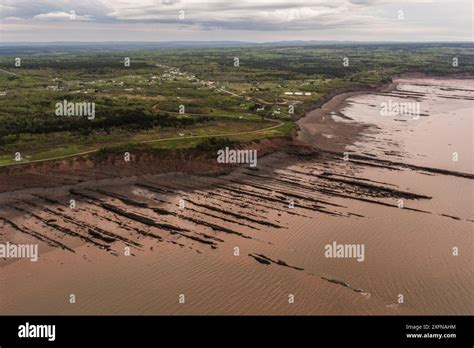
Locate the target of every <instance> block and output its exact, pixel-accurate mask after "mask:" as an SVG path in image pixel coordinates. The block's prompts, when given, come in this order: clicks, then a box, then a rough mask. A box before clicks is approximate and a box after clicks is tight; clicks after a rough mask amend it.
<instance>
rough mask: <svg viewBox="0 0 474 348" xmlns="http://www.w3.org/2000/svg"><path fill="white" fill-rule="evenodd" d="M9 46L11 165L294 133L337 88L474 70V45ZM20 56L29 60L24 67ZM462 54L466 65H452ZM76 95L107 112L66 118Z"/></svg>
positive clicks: (4, 72) (6, 96)
mask: <svg viewBox="0 0 474 348" xmlns="http://www.w3.org/2000/svg"><path fill="white" fill-rule="evenodd" d="M0 52H1V55H0V69H1V70H0V124H1V125H2V127H1V128H0V164H2V165H5V164H10V163H16V162H17V161H15V154H16V153H20V154H21V158H22V162H26V161H32V160H44V159H51V158H60V157H63V156H71V155H75V154H79V153H82V152H87V151H98V150H100V149H104V148H109V149H111V148H114V147H117V146H119V147H120V146H123V145H125V144H146V146H148V147H153V148H163V149H176V148H189V147H196V146H198V145H199V144H201V143H202V142H204V141H206V138H207V137H226V138H228V139H232V140H233V141H236V142H248V141H254V140H258V139H262V138H267V137H275V136H289V135H290V134H291V133H292V130H293V128H294V125H293V122H294V119H295V116H297V115H299V114H302V113H303V112H304V111H307V110H310V109H311V108H312V107H313V106H314V105H315V104H316V103H317V101H318V99H319V98H321V97H322V96H324V95H326V94H328V93H330V92H331V91H333V90H335V89H337V88H341V87H350V86H361V87H363V86H374V85H378V84H382V83H384V82H388V81H390V79H391V77H392V76H394V75H395V74H400V73H403V72H410V71H416V72H425V73H429V74H439V75H445V74H452V73H467V74H472V73H473V72H474V59H473V57H474V47H473V45H472V44H390V45H388V44H387V45H375V44H374V45H369V46H363V45H347V46H343V45H334V46H304V47H295V46H291V47H239V48H205V49H204V48H203V49H198V48H193V49H190V48H180V49H177V48H166V49H165V48H160V49H151V48H150V49H129V50H119V49H112V48H110V49H102V50H97V49H88V48H87V47H81V48H80V49H79V48H77V49H71V48H70V47H69V48H64V47H61V46H56V47H53V48H51V47H49V48H45V47H41V46H40V47H27V46H25V47H23V46H21V47H7V46H4V47H0ZM17 57H18V58H21V65H20V66H18V67H15V58H17ZM125 57H129V58H130V66H125V64H124V59H125ZM236 57H237V58H238V59H239V65H238V66H235V65H234V62H235V58H236ZM453 57H456V58H457V59H458V60H459V66H457V67H453V66H452V59H453ZM344 58H347V59H348V62H349V65H348V66H344V65H343V61H344ZM64 100H67V101H68V102H72V103H94V104H95V117H94V118H93V119H88V118H87V117H83V116H58V115H57V114H56V113H55V111H56V107H55V105H56V103H58V102H63V101H64ZM290 106H291V108H294V115H293V114H291V113H290ZM183 107H184V109H183Z"/></svg>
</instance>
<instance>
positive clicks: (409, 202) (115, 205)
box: [0, 80, 474, 314]
mask: <svg viewBox="0 0 474 348" xmlns="http://www.w3.org/2000/svg"><path fill="white" fill-rule="evenodd" d="M399 86H400V87H399V88H401V89H403V91H405V92H403V93H404V94H410V92H412V91H416V93H418V94H422V93H423V94H424V95H423V98H422V97H420V96H417V98H421V102H420V103H421V105H422V106H421V110H422V113H423V114H427V115H428V116H421V117H420V119H419V120H417V122H418V123H415V122H408V121H407V122H400V121H394V120H390V119H388V118H387V117H385V116H384V117H385V118H384V119H383V120H381V119H380V117H381V116H380V114H379V111H377V110H375V109H376V108H377V107H372V106H371V105H379V103H380V102H383V101H384V100H386V98H388V97H390V98H395V95H400V92H396V91H395V92H392V93H391V94H390V96H388V95H374V94H367V95H357V96H353V97H351V99H349V100H348V103H347V104H342V105H341V106H342V107H340V108H333V109H331V108H330V109H327V110H325V112H324V113H322V112H315V113H310V114H309V115H308V116H307V117H306V118H305V119H303V120H301V121H302V122H301V124H300V126H301V125H302V126H303V127H305V128H304V129H303V131H302V132H301V134H303V138H304V140H306V141H309V142H311V143H313V144H314V145H317V146H318V145H320V142H319V139H326V141H325V144H324V146H321V147H322V148H324V149H325V150H327V151H323V152H318V153H313V154H307V155H303V154H300V155H298V154H293V153H291V154H290V153H288V154H284V153H276V154H273V155H270V156H267V157H265V158H264V159H259V162H258V167H257V170H251V169H249V168H248V167H241V168H239V169H238V170H236V171H235V172H233V173H232V174H230V175H227V176H221V177H203V176H194V175H189V174H173V175H149V176H141V177H132V178H124V179H113V180H103V181H96V182H87V183H82V184H78V185H71V186H67V187H66V186H65V187H60V188H56V189H34V190H29V191H22V192H15V193H13V194H12V193H6V194H1V195H0V218H3V219H2V220H0V231H1V237H2V238H3V240H4V241H10V242H16V243H38V244H39V246H40V260H39V261H38V262H36V263H34V262H30V261H28V260H15V261H13V262H12V260H6V261H2V264H1V266H0V267H1V268H0V277H1V281H2V283H1V284H2V285H1V288H0V291H1V295H2V296H1V297H0V312H2V313H34V314H73V313H81V314H85V313H87V314H89V313H90V314H469V313H471V314H472V312H473V309H474V304H473V296H472V295H473V290H472V289H473V285H474V284H473V271H472V269H473V268H472V227H473V223H474V222H473V220H474V217H473V213H472V207H473V205H472V203H473V202H472V178H471V177H470V176H469V175H467V176H466V175H465V176H463V175H462V174H459V173H457V172H460V173H471V174H472V172H473V171H472V110H473V108H472V101H471V100H469V98H471V97H472V90H474V86H473V84H472V82H471V81H465V80H462V81H456V80H403V81H401V83H400V85H399ZM441 88H449V89H448V90H443V89H441ZM444 92H446V93H447V96H450V97H451V96H454V95H455V96H458V97H459V98H460V99H452V98H448V99H446V98H442V97H439V96H437V94H442V93H444ZM403 93H402V94H403ZM379 98H381V99H379ZM404 100H406V99H404ZM469 105H470V106H469ZM332 110H334V112H335V114H334V116H332V117H331V116H330V115H329V113H330V112H331V111H332ZM336 115H339V116H336ZM348 117H350V118H352V120H349V119H348ZM456 120H460V121H456ZM428 121H429V122H430V123H428ZM448 121H449V122H448ZM423 122H424V123H423ZM448 126H449V127H451V128H449V130H447V127H448ZM377 127H378V128H377ZM469 127H471V128H469ZM443 130H446V131H443ZM469 130H470V131H469ZM357 134H359V135H357ZM434 134H440V136H438V137H436V138H434V137H433V135H434ZM441 135H442V136H441ZM344 141H346V144H347V148H346V147H345V144H344ZM429 143H432V146H429V145H427V144H429ZM449 144H451V145H449ZM453 149H455V150H456V151H457V152H458V153H459V161H457V162H456V163H451V162H450V159H451V157H449V156H448V155H449V154H450V153H452V152H453V151H454V150H453ZM331 151H332V152H331ZM334 151H336V152H342V151H347V152H349V160H348V161H344V160H343V157H342V154H341V153H336V152H334ZM469 153H470V154H471V156H470V157H468V156H469ZM443 154H446V156H444V155H443ZM357 156H359V157H357ZM374 156H376V157H374ZM381 160H386V161H385V162H383V161H381ZM388 161H390V162H388ZM404 163H410V164H413V165H418V166H423V167H426V168H418V167H406V166H404V165H403V164H404ZM436 168H443V169H446V170H448V171H447V172H443V173H440V172H437V171H436ZM433 169H434V170H433ZM56 174H57V175H61V173H56ZM71 198H74V199H76V201H77V203H78V205H77V208H76V209H75V210H70V209H69V208H68V207H67V204H68V202H69V199H71ZM179 199H183V200H184V201H185V204H186V205H185V208H184V209H181V208H180V206H179ZM290 200H293V202H294V208H289V205H288V204H289V203H290ZM400 200H401V201H402V202H403V208H399V206H398V205H399V203H400ZM12 223H13V224H12ZM97 227H99V228H100V230H97ZM91 230H92V234H91ZM71 232H73V233H71ZM94 232H95V234H94ZM97 232H99V234H97ZM74 233H75V234H74ZM105 233H107V234H108V236H109V237H110V236H113V239H112V240H110V239H107V238H105V237H106V236H105ZM33 235H34V236H33ZM38 237H40V238H42V239H43V241H39V240H38ZM44 237H48V238H50V239H49V240H45V239H44ZM45 241H46V242H45ZM333 242H337V243H347V244H363V245H364V246H365V259H364V261H363V262H358V261H357V260H356V259H354V258H327V257H325V253H324V251H325V245H326V244H332V243H333ZM58 243H60V244H58ZM61 246H63V247H67V248H70V250H68V249H62V248H61ZM126 246H129V247H130V249H131V252H132V255H131V256H124V247H126ZM235 247H238V248H239V251H240V253H239V255H238V256H236V255H235V249H234V248H235ZM453 247H457V248H458V249H459V255H458V256H454V255H453ZM279 260H281V261H279ZM328 280H329V281H328ZM72 293H73V294H75V295H76V303H74V304H70V303H69V302H68V300H69V295H70V294H72ZM180 294H184V295H185V303H179V301H178V299H179V295H180ZM400 294H401V295H403V299H404V301H403V303H399V302H398V299H399V295H400ZM289 295H294V303H289V301H288V299H289Z"/></svg>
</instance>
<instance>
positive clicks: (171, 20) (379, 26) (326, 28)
mask: <svg viewBox="0 0 474 348" xmlns="http://www.w3.org/2000/svg"><path fill="white" fill-rule="evenodd" d="M0 1H1V2H2V3H1V4H0V21H1V22H3V23H10V22H12V21H14V20H17V21H19V20H20V19H21V21H22V22H24V23H25V24H28V23H29V24H30V26H31V27H38V26H39V27H40V28H41V25H44V26H46V25H49V27H51V25H56V27H57V28H58V30H64V31H67V30H72V29H71V28H75V26H72V25H70V23H68V26H67V27H66V25H65V24H64V22H66V21H68V20H70V11H75V14H76V22H80V23H81V22H82V23H83V24H84V25H87V26H82V27H81V30H84V32H85V31H86V30H87V28H98V27H100V28H101V33H98V34H100V35H102V34H103V35H110V37H109V38H108V39H109V40H112V39H113V37H112V36H113V31H114V30H115V28H119V27H120V28H121V29H120V30H123V29H122V28H126V27H127V26H129V28H130V29H129V30H130V31H136V30H137V28H140V30H142V31H143V32H152V31H153V30H157V28H160V30H173V29H174V30H178V29H179V30H182V31H181V33H183V32H185V31H186V30H189V31H193V32H198V31H201V32H202V33H209V32H215V33H216V35H220V34H221V33H224V32H226V33H229V32H235V33H237V32H238V33H242V34H239V35H242V36H244V37H243V38H242V40H245V39H246V38H245V36H249V37H256V36H255V33H267V34H265V35H267V36H268V35H270V33H273V32H279V33H283V32H284V33H285V34H284V35H283V36H284V37H285V39H287V38H288V37H289V36H293V37H294V38H295V39H300V37H303V36H304V35H309V33H313V34H314V35H313V36H317V39H321V37H320V33H326V34H327V35H329V36H331V37H340V39H341V40H351V36H354V34H353V33H354V32H359V33H364V35H368V36H369V37H372V36H373V35H376V34H377V33H378V32H379V33H384V36H385V37H383V38H381V40H400V39H403V37H407V38H408V39H410V40H411V39H413V38H415V37H416V35H417V33H420V36H421V34H422V35H423V37H426V39H431V40H433V39H436V38H437V37H438V38H444V37H449V35H450V33H462V34H461V35H458V36H459V37H463V38H465V37H469V36H470V33H471V23H472V19H471V18H470V12H471V3H470V1H471V0H234V1H232V0H0ZM399 10H403V12H404V18H405V19H404V21H402V22H401V21H398V20H397V14H398V11H399ZM61 23H62V24H61ZM92 24H94V26H92ZM11 28H15V27H11ZM426 28H434V29H432V31H431V33H432V35H429V34H426V30H425V29H426ZM5 30H8V27H5V26H4V33H3V34H4V35H6V36H8V31H6V32H5ZM12 30H13V29H12ZM15 30H16V28H15ZM91 30H92V29H89V32H91ZM245 32H248V34H245ZM370 32H373V33H372V34H370V35H369V33H370ZM409 32H411V34H412V35H410V34H407V33H409ZM107 33H109V34H107ZM74 34H75V36H81V35H80V33H74ZM178 34H179V33H178ZM326 34H324V35H326ZM31 35H32V36H34V35H35V34H34V33H31ZM100 35H99V36H100ZM456 35H457V34H456ZM283 36H282V37H283ZM329 36H328V37H329ZM55 37H56V35H55ZM169 39H170V40H172V39H173V38H172V37H170V38H169ZM315 39H316V38H315ZM275 40H278V38H275Z"/></svg>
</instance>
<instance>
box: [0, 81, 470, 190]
mask: <svg viewBox="0 0 474 348" xmlns="http://www.w3.org/2000/svg"><path fill="white" fill-rule="evenodd" d="M419 77H425V78H443V79H449V78H469V79H472V78H473V76H472V75H466V74H461V75H459V74H450V75H443V76H437V75H433V74H425V73H419V72H411V73H403V74H399V75H394V76H393V77H391V81H390V82H387V83H384V84H381V85H376V86H352V87H342V88H339V89H336V90H333V91H332V92H330V93H328V94H327V95H325V96H323V97H321V98H320V99H318V100H317V101H316V102H315V107H314V108H313V109H312V110H310V111H307V112H304V113H303V114H301V115H298V118H297V119H296V120H295V129H294V130H293V132H292V135H291V136H290V137H274V138H265V139H260V140H258V141H252V142H249V143H242V144H241V147H242V148H244V149H245V148H248V149H256V150H257V151H258V152H259V159H261V158H263V157H265V156H267V155H268V154H271V153H275V152H285V151H290V152H301V153H307V152H315V151H318V150H321V151H327V152H333V153H338V152H339V153H342V152H343V151H344V149H345V147H346V146H347V145H350V144H352V143H353V142H354V141H355V140H357V139H358V138H359V137H360V134H361V132H362V131H363V130H365V129H368V128H370V127H371V125H368V124H361V123H344V122H338V121H336V120H334V118H333V117H332V116H331V115H330V116H329V117H327V115H329V114H332V115H336V116H339V117H344V116H343V115H342V114H341V113H340V111H341V109H343V108H344V107H346V106H347V99H348V98H350V97H353V96H356V95H361V94H366V93H373V92H390V91H392V90H394V89H396V87H397V84H396V83H395V82H393V80H395V79H401V78H419ZM165 152H166V154H165ZM164 154H165V155H166V156H163V155H164ZM132 157H133V161H132V162H131V163H128V164H127V163H124V162H123V158H122V155H121V154H120V155H119V154H114V153H112V154H110V155H108V156H107V158H105V159H104V158H101V157H100V156H99V154H98V153H97V152H95V153H90V154H85V155H80V156H74V157H69V158H64V159H55V160H45V161H41V162H26V163H21V164H18V165H14V166H2V167H0V179H1V180H2V183H3V184H2V185H0V193H6V192H14V191H18V190H24V189H31V188H40V187H42V188H53V187H58V186H64V185H71V184H75V183H82V182H86V181H96V180H101V179H110V178H118V177H129V176H135V175H141V174H165V173H166V174H170V173H183V172H184V173H194V174H202V175H222V174H226V173H229V171H232V170H233V169H235V168H236V167H238V165H225V166H222V165H217V163H215V161H213V157H212V156H210V151H203V150H197V149H194V148H193V149H181V150H172V151H171V152H169V151H167V150H163V151H160V150H158V151H152V152H150V151H148V150H139V151H137V152H136V153H135V154H134V155H133V156H132ZM150 163H153V165H150ZM58 172H60V173H59V174H58ZM78 172H81V174H79V178H77V176H78ZM61 175H65V178H61ZM55 178H56V179H55ZM55 180H56V181H55Z"/></svg>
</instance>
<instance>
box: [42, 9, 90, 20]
mask: <svg viewBox="0 0 474 348" xmlns="http://www.w3.org/2000/svg"><path fill="white" fill-rule="evenodd" d="M33 19H39V20H46V21H49V20H53V21H58V20H59V21H70V20H76V21H90V20H92V16H90V15H85V16H78V15H76V12H75V11H74V10H71V11H70V12H69V13H68V12H61V11H55V12H49V13H42V14H39V15H36V16H34V17H33Z"/></svg>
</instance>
